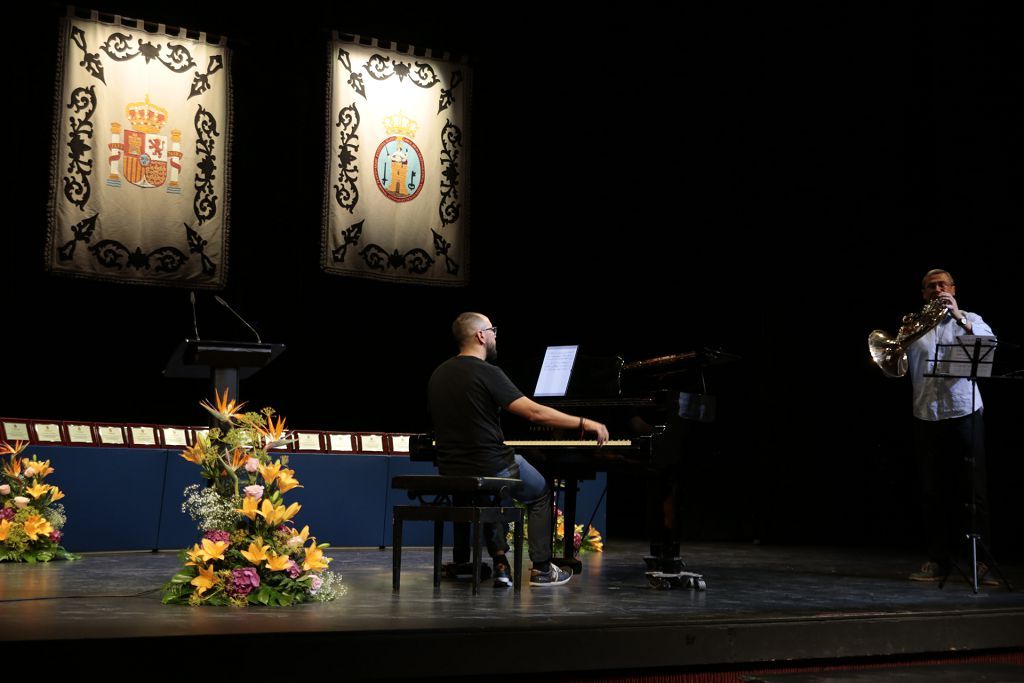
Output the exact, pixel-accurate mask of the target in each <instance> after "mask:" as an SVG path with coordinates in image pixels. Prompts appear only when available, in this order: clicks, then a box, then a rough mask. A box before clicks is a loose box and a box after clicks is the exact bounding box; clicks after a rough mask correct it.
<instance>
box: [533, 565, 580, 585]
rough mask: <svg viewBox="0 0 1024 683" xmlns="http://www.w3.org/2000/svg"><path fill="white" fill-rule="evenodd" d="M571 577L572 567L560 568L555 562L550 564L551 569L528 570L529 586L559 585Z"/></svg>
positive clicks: (567, 581)
mask: <svg viewBox="0 0 1024 683" xmlns="http://www.w3.org/2000/svg"><path fill="white" fill-rule="evenodd" d="M571 578H572V569H562V568H561V567H559V566H558V565H555V564H552V565H551V569H550V570H548V571H546V572H542V571H538V570H536V569H531V570H530V585H531V586H561V585H562V584H563V583H569V579H571Z"/></svg>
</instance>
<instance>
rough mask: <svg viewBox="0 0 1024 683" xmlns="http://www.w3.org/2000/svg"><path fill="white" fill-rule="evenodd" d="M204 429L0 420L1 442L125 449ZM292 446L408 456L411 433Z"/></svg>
mask: <svg viewBox="0 0 1024 683" xmlns="http://www.w3.org/2000/svg"><path fill="white" fill-rule="evenodd" d="M207 432H209V430H208V429H206V428H202V427H166V426H152V425H108V424H97V423H87V422H83V423H75V422H45V421H24V420H6V419H5V420H0V440H3V441H8V442H14V441H28V442H30V443H34V444H39V445H54V446H58V445H65V446H121V447H132V448H187V447H189V446H192V445H193V444H195V442H196V435H205V434H206V433H207ZM288 436H289V437H290V438H291V439H293V441H292V442H291V443H288V444H285V445H282V446H277V447H276V448H275V449H274V450H280V451H289V452H299V451H303V452H309V451H314V452H324V453H380V454H385V453H408V452H409V435H408V434H352V433H348V434H345V433H337V432H307V431H295V432H289V433H288Z"/></svg>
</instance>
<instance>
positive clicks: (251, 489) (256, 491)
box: [242, 484, 263, 500]
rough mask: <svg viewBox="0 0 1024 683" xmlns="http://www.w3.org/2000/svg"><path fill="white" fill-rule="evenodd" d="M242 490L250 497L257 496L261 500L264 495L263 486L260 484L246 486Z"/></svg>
mask: <svg viewBox="0 0 1024 683" xmlns="http://www.w3.org/2000/svg"><path fill="white" fill-rule="evenodd" d="M242 490H243V491H245V495H247V496H249V497H250V498H255V499H256V500H259V499H260V498H262V497H263V487H262V486H260V485H259V484H253V485H252V486H246V487H245V488H244V489H242Z"/></svg>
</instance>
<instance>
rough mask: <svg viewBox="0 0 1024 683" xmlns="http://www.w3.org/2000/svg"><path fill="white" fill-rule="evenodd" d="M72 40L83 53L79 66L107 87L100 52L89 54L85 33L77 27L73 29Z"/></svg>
mask: <svg viewBox="0 0 1024 683" xmlns="http://www.w3.org/2000/svg"><path fill="white" fill-rule="evenodd" d="M71 40H72V41H74V43H75V45H77V46H78V49H80V50H81V51H82V61H80V62H79V63H78V65H79V66H82V67H85V70H86V71H87V72H88V73H89V74H91V75H92V76H93V77H94V78H98V79H100V81H101V82H102V83H103V84H104V85H106V83H107V82H106V81H105V80H104V79H103V62H101V61H100V55H99V53H98V52H89V50H88V49H87V48H86V44H85V32H84V31H82V29H80V28H78V27H77V26H72V27H71Z"/></svg>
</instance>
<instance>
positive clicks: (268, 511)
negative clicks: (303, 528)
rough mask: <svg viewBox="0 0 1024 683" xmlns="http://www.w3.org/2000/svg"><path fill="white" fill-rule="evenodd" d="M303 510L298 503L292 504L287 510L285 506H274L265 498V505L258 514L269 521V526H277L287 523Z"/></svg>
mask: <svg viewBox="0 0 1024 683" xmlns="http://www.w3.org/2000/svg"><path fill="white" fill-rule="evenodd" d="M301 509H302V506H301V505H299V504H298V503H292V504H291V505H289V506H288V507H287V508H285V506H284V505H274V504H273V503H271V502H270V501H269V500H267V499H266V498H264V499H263V505H262V507H261V508H260V510H259V511H258V512H257V513H256V514H258V515H259V516H260V517H262V518H263V519H265V520H267V525H268V526H277V525H278V524H280V523H281V522H286V521H288V520H289V519H291V518H292V517H294V516H295V515H296V514H298V512H299V510H301Z"/></svg>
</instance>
